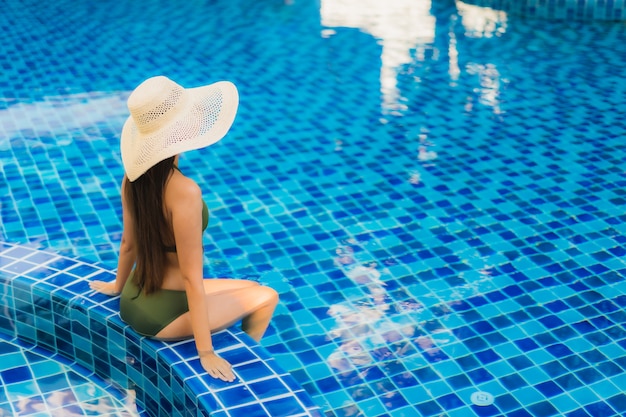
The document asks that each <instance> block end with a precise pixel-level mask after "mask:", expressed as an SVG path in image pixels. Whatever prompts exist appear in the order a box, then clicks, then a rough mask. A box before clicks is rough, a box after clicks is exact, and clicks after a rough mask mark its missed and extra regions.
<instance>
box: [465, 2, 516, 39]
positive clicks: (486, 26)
mask: <svg viewBox="0 0 626 417" xmlns="http://www.w3.org/2000/svg"><path fill="white" fill-rule="evenodd" d="M456 7H457V10H458V13H459V15H460V16H461V24H462V25H463V27H464V28H465V36H467V37H473V38H483V37H485V38H490V37H492V36H499V35H502V34H503V33H504V32H506V29H507V14H506V13H505V12H503V11H501V10H494V9H492V8H489V7H481V6H474V5H472V4H466V3H463V2H462V1H457V2H456Z"/></svg>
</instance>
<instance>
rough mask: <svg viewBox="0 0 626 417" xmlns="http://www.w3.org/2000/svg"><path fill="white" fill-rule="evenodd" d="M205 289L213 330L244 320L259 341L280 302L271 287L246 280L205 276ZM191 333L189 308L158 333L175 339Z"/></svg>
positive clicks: (248, 329) (243, 327)
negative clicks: (208, 277)
mask: <svg viewBox="0 0 626 417" xmlns="http://www.w3.org/2000/svg"><path fill="white" fill-rule="evenodd" d="M204 292H205V295H206V301H207V309H208V313H209V323H210V326H211V331H212V332H215V331H218V330H222V329H225V328H227V327H229V326H232V325H233V324H235V323H236V322H238V321H239V320H241V321H242V329H243V331H245V332H246V333H247V334H248V335H250V337H252V338H253V339H254V340H256V341H259V340H261V338H262V337H263V334H264V333H265V330H266V329H267V326H268V325H269V323H270V320H271V318H272V314H273V313H274V309H275V308H276V304H277V303H278V294H277V293H276V291H274V290H273V289H272V288H270V287H265V286H261V285H259V284H258V283H256V282H253V281H247V280H237V279H205V280H204ZM192 334H193V332H192V328H191V319H190V314H189V312H187V313H185V314H183V315H182V316H180V317H178V318H177V319H175V320H174V321H173V322H171V323H170V324H168V325H167V326H165V328H164V329H162V330H161V331H160V332H159V333H158V334H157V335H156V337H157V338H161V339H176V338H183V337H189V336H191V335H192Z"/></svg>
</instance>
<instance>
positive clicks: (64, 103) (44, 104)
mask: <svg viewBox="0 0 626 417" xmlns="http://www.w3.org/2000/svg"><path fill="white" fill-rule="evenodd" d="M126 95H127V94H126V93H120V92H114V93H104V92H102V93H100V92H96V93H81V94H68V95H60V96H50V97H46V98H45V100H44V101H35V102H27V103H22V102H19V101H18V100H16V99H4V101H5V102H8V103H7V104H8V105H9V106H8V108H6V109H3V110H0V149H2V148H4V147H6V146H8V142H9V138H10V137H15V136H16V134H18V133H20V132H28V135H27V136H28V137H33V136H42V135H45V134H48V135H54V134H55V133H59V132H68V131H70V130H73V129H83V128H93V127H94V126H95V125H96V124H97V123H100V122H106V121H110V120H111V119H112V118H119V117H123V116H124V115H126V114H127V113H128V109H127V108H126ZM54 136H56V140H55V146H58V145H61V146H63V145H67V144H69V143H70V142H71V140H72V139H71V137H70V136H69V135H63V134H61V135H54Z"/></svg>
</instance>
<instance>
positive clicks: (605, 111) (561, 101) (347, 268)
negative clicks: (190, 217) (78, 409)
mask: <svg viewBox="0 0 626 417" xmlns="http://www.w3.org/2000/svg"><path fill="white" fill-rule="evenodd" d="M104 4H106V2H105V3H104ZM5 6H6V7H5V8H4V9H3V13H2V16H0V27H2V28H3V33H4V34H5V38H6V42H4V43H3V45H2V46H0V56H2V57H4V58H3V59H0V62H2V64H3V73H2V75H0V92H1V93H0V97H1V99H0V131H1V133H0V135H1V136H2V137H3V138H5V139H3V140H1V141H0V162H1V164H0V176H1V177H2V178H1V179H0V216H1V218H2V222H1V226H0V282H3V283H4V282H6V281H8V280H9V279H12V278H14V277H15V276H16V275H20V274H25V275H27V276H28V277H29V278H30V279H28V280H24V281H20V282H21V283H20V285H18V287H17V288H16V289H13V290H11V291H12V293H11V294H6V295H7V296H11V297H13V299H12V301H11V303H13V304H14V305H15V307H16V308H17V314H18V315H19V316H20V317H21V318H23V323H22V324H20V332H22V333H23V334H25V335H26V337H27V338H28V339H29V340H33V341H36V340H38V341H41V343H42V344H44V345H46V344H47V345H53V343H52V342H51V341H50V340H49V339H48V338H47V337H46V336H45V334H43V332H42V330H44V329H46V330H47V329H49V328H50V326H53V327H54V328H56V327H61V319H60V318H59V314H60V313H58V312H57V315H56V316H54V321H52V322H51V321H50V320H48V319H46V320H42V319H41V318H36V317H35V314H34V313H35V311H34V309H33V308H32V303H33V301H37V302H41V303H46V302H48V301H45V300H41V299H36V300H33V298H32V297H33V294H31V293H29V292H28V291H26V288H27V287H29V286H31V285H34V286H35V288H38V289H41V290H44V289H46V288H49V287H47V285H52V284H54V285H61V286H63V288H61V289H59V290H58V291H57V292H55V293H54V294H55V295H56V296H58V297H62V298H65V297H68V298H71V297H75V296H78V295H81V294H84V293H85V292H86V291H87V288H86V286H85V283H84V281H81V280H80V278H85V277H88V276H90V275H89V274H90V273H91V272H90V271H92V270H91V266H90V265H93V263H96V264H98V263H100V264H102V265H104V266H107V267H108V268H107V269H110V268H112V267H114V266H115V262H116V257H117V255H116V250H117V249H116V248H117V246H118V244H119V240H120V239H121V221H120V208H119V178H120V177H121V175H122V168H121V163H120V158H119V149H118V135H119V131H120V128H121V125H122V123H123V121H124V119H125V117H126V114H127V109H126V107H125V103H124V101H125V98H126V97H127V94H128V92H129V91H130V90H131V89H132V88H133V87H134V86H135V85H136V84H137V83H138V82H139V81H140V80H142V79H144V78H145V77H147V76H149V75H154V74H156V73H165V74H168V75H170V76H172V78H175V79H177V80H179V81H180V82H181V83H182V84H183V85H190V86H191V85H200V84H202V83H205V82H208V81H211V80H217V79H221V78H227V79H232V80H233V81H235V82H236V83H237V85H238V86H239V88H240V93H241V97H242V100H241V108H240V113H239V117H238V118H237V121H236V123H235V125H234V126H233V130H232V132H231V133H230V134H229V136H228V137H227V139H226V140H225V141H223V142H222V143H220V144H218V145H216V146H214V147H211V148H209V149H205V150H201V151H197V152H194V153H190V154H189V155H183V158H182V160H181V165H182V166H183V167H184V168H185V172H187V173H188V174H189V175H190V176H192V177H193V178H194V179H195V180H196V181H197V182H198V183H199V184H200V186H201V187H202V189H203V190H204V192H205V195H204V197H205V199H206V201H207V202H208V203H209V207H210V209H211V224H210V228H209V232H208V234H207V235H206V236H205V260H206V267H205V274H206V276H220V277H230V276H232V277H238V278H246V279H252V280H255V281H259V282H262V283H264V284H266V285H270V286H272V287H273V288H275V289H277V290H278V291H279V292H280V295H281V305H280V306H279V308H278V311H277V314H276V317H275V320H274V321H273V323H272V326H271V327H270V329H269V330H268V334H267V337H266V338H265V339H264V341H263V346H264V347H265V348H267V352H269V353H264V355H266V356H267V357H264V358H263V360H266V361H267V360H269V359H270V358H272V359H273V360H274V363H275V364H277V365H280V366H281V367H282V368H284V369H286V370H287V371H289V372H290V373H291V374H292V375H293V379H294V380H295V381H297V383H298V384H300V385H301V386H302V387H303V388H304V389H305V390H306V391H307V392H308V393H309V394H310V395H312V396H313V398H314V400H315V401H316V403H318V404H320V405H321V406H323V409H324V411H325V412H326V414H327V415H328V416H330V415H337V416H339V415H358V414H359V413H362V414H365V415H372V416H401V415H411V413H413V414H415V413H419V414H421V415H438V414H441V413H444V412H445V413H447V415H450V416H452V417H456V416H466V415H467V414H470V413H471V414H475V415H502V414H505V415H507V416H529V415H533V416H535V415H549V414H551V413H552V414H564V415H571V416H575V415H594V414H595V415H607V416H613V415H615V416H617V415H622V414H623V413H624V408H625V406H624V400H623V395H621V392H620V391H619V390H615V389H614V388H615V387H620V386H623V383H624V372H623V369H624V366H626V359H625V358H626V353H625V352H626V351H625V349H626V337H625V335H624V333H623V329H622V327H623V323H624V319H625V317H624V314H623V313H622V312H621V310H622V309H623V307H624V306H625V305H626V302H625V301H624V300H626V297H624V293H625V291H624V289H625V286H624V279H623V277H624V275H625V274H624V273H625V268H624V267H623V261H622V257H623V255H624V253H626V249H624V241H625V238H624V237H623V235H624V231H625V227H624V226H623V225H624V220H625V217H624V215H623V214H622V213H623V208H624V204H625V203H626V199H625V197H624V193H623V191H622V190H623V189H624V185H625V184H626V179H625V176H624V170H623V162H622V161H623V156H624V151H625V149H626V147H625V146H624V144H623V143H622V142H623V140H622V139H623V137H624V136H625V133H626V125H625V124H624V121H623V117H622V116H623V113H624V108H625V105H626V103H625V102H624V99H623V97H624V96H625V95H624V94H622V93H623V92H624V82H623V80H624V79H625V78H626V77H625V75H626V74H624V71H623V68H624V62H623V61H624V59H623V57H624V56H626V50H624V45H626V42H625V39H626V35H625V32H624V27H623V25H622V24H621V23H615V24H613V23H610V22H609V21H611V20H620V19H622V18H623V11H624V3H623V2H622V1H621V0H620V1H618V0H616V1H607V2H604V1H594V0H585V1H576V2H574V1H569V0H567V1H561V2H558V1H542V2H528V1H519V2H512V1H506V0H502V1H498V0H481V1H464V2H451V1H441V2H433V4H431V5H430V8H429V7H428V6H423V5H421V4H418V3H415V4H413V5H411V6H408V5H407V9H406V10H404V9H402V10H401V9H398V10H396V9H394V8H393V7H391V6H386V7H385V8H384V9H381V10H378V9H376V10H369V11H368V14H367V15H364V14H363V13H362V11H361V10H359V9H354V10H350V11H349V12H348V11H345V10H341V11H337V10H335V9H334V8H333V7H332V4H331V2H321V3H317V2H313V1H308V0H304V1H294V2H261V3H259V2H256V3H255V2H251V1H246V0H241V1H240V0H237V1H234V2H225V1H218V2H215V3H213V4H211V13H207V12H206V9H205V8H203V7H202V6H201V5H197V4H186V5H182V6H181V5H177V7H173V6H172V5H168V4H165V3H163V2H158V1H157V2H154V3H152V4H141V5H134V4H128V5H124V6H120V7H123V9H120V10H123V11H124V12H123V13H122V12H121V11H120V13H119V14H115V16H113V17H111V15H110V10H111V8H109V7H105V6H101V5H100V6H99V5H96V6H94V5H91V6H90V7H91V8H90V9H89V10H87V8H86V3H84V2H73V3H72V4H71V5H70V4H69V3H67V2H61V3H57V4H55V5H52V6H51V7H49V8H41V7H40V5H39V4H37V3H36V2H32V1H26V0H20V1H18V0H13V1H10V2H8V3H7V4H6V5H5ZM61 11H62V13H61ZM242 11H243V12H242ZM105 12H106V16H107V18H106V19H104V18H103V19H100V20H98V19H94V18H91V19H89V22H91V23H89V22H86V21H85V18H86V16H92V17H98V16H101V15H102V16H104V15H105ZM32 16H40V18H41V19H42V21H45V22H46V24H45V25H39V24H37V25H33V24H32V22H31V21H30V20H29V19H32ZM145 16H150V17H151V20H150V22H147V21H146V20H145ZM160 16H161V17H160ZM385 19H386V20H385ZM600 20H603V21H604V22H602V23H598V22H597V21H600ZM94 21H98V22H99V25H98V27H97V28H95V26H93V22H94ZM183 21H184V23H183ZM384 21H393V22H395V25H394V26H395V27H394V29H397V30H395V31H394V33H393V36H392V34H390V33H388V32H386V30H385V25H383V24H382V23H381V22H384ZM173 22H174V23H173ZM175 22H180V23H179V25H178V26H177V25H176V24H175ZM416 22H419V25H416ZM137 25H139V26H141V27H142V33H141V36H134V35H133V36H131V34H134V33H135V32H136V30H135V29H136V27H137ZM178 27H185V28H186V30H185V32H184V33H182V32H181V31H178V32H175V31H174V29H173V28H178ZM217 27H219V28H220V35H219V36H216V32H215V31H216V29H215V28H217ZM415 27H419V28H420V32H419V33H416V32H414V31H413V29H412V28H415ZM24 28H29V29H28V30H25V29H24ZM50 34H53V37H54V38H53V40H54V44H53V45H51V44H49V42H48V43H45V42H44V40H45V39H50V36H51V35H50ZM173 34H175V36H173ZM155 38H158V39H161V40H162V41H161V42H157V43H149V44H148V43H146V42H145V39H155ZM84 39H88V40H89V42H84V41H83V40H84ZM250 39H254V40H255V41H254V42H249V41H248V40H250ZM43 43H45V45H43ZM93 45H98V46H99V47H98V48H97V50H94V49H93ZM57 49H58V50H57ZM137 51H142V52H143V53H145V54H146V56H147V54H149V55H150V56H151V57H152V58H151V59H150V60H143V59H141V56H138V55H137V54H138V52H137ZM56 52H58V53H56ZM55 56H63V57H64V60H63V62H61V61H59V60H58V59H56V58H54V57H55ZM110 56H116V57H118V58H119V59H117V60H116V65H115V66H113V65H110V64H107V63H109V62H110V59H109V58H110ZM142 56H143V55H142ZM33 62H36V63H37V65H33V64H32V63H33ZM68 62H70V63H71V65H70V66H68V65H67V63H68ZM207 62H210V63H211V65H207V64H206V63H207ZM103 63H104V64H103ZM68 68H71V70H70V69H68ZM14 80H20V82H19V83H16V82H14ZM25 116H28V117H25ZM4 242H18V243H21V244H29V245H30V246H28V247H26V246H23V245H19V246H17V247H16V246H13V245H10V244H8V243H4ZM42 247H45V248H50V249H52V250H54V251H55V252H56V253H58V254H60V255H70V256H71V258H80V259H82V260H84V259H89V261H90V262H84V261H82V260H74V259H71V260H70V259H69V258H65V257H58V256H56V255H42V254H41V252H40V251H38V250H37V249H39V248H42ZM91 261H93V263H92V262H91ZM48 271H59V272H58V273H51V274H48ZM73 277H76V278H79V279H78V280H77V281H72V278H73ZM110 278H111V279H112V276H110ZM35 298H36V297H35ZM93 300H94V302H96V303H98V305H97V306H96V307H93V308H91V309H90V311H89V313H88V317H89V320H90V321H91V320H96V319H95V318H94V317H96V316H98V315H102V316H106V317H109V321H110V322H111V323H115V324H116V325H117V326H119V329H118V331H116V332H113V333H114V334H111V335H109V337H108V340H110V341H111V342H110V344H111V346H112V347H113V349H116V350H119V349H120V348H121V347H122V346H124V344H123V341H122V340H125V338H126V337H128V338H129V339H130V340H131V345H132V344H134V345H135V347H131V349H130V351H131V352H130V356H131V357H133V358H134V359H136V360H137V361H138V363H137V365H136V366H138V367H139V366H141V360H142V359H143V358H142V357H141V355H140V354H139V353H138V352H139V351H140V349H141V342H140V341H139V340H137V339H136V338H134V336H133V335H132V334H125V331H124V330H123V329H124V326H123V323H121V322H120V321H119V318H117V317H116V311H117V307H118V306H117V304H116V302H115V301H111V300H108V299H107V298H106V297H99V296H95V297H93ZM49 302H54V300H53V299H51V300H50V301H49ZM29 303H31V306H30V307H29ZM58 308H59V311H62V310H63V304H62V303H61V304H60V305H59V306H58ZM2 323H3V322H2V321H0V328H2V329H3V330H8V331H13V329H10V328H9V326H8V324H7V325H5V324H2ZM76 323H77V324H76V325H75V329H76V332H80V334H81V335H82V334H83V333H84V328H87V325H86V323H85V316H84V315H83V316H80V317H77V318H76ZM60 333H61V334H62V335H63V338H62V342H63V343H64V345H63V349H69V350H71V349H76V350H78V353H79V354H80V355H82V354H81V353H80V352H82V351H84V346H82V345H83V344H84V340H81V339H76V343H77V345H74V344H73V341H72V338H71V336H70V335H69V333H68V332H67V331H65V333H63V331H61V332H60ZM81 337H86V336H81ZM90 337H93V336H90ZM98 340H102V339H98ZM224 343H225V344H224V346H231V345H234V346H239V344H238V343H239V342H238V341H236V340H230V339H229V340H228V341H224ZM55 348H56V346H55ZM179 348H180V349H181V352H185V354H186V353H189V352H191V351H192V350H193V349H192V348H191V347H189V348H187V347H186V346H184V345H182V346H179ZM241 349H243V348H239V347H237V348H234V349H232V350H225V351H224V354H225V355H226V356H228V355H230V357H231V358H232V360H233V361H234V362H237V361H241V362H239V363H241V365H239V366H238V368H239V370H238V372H240V373H241V374H242V375H245V376H246V378H252V380H255V379H256V378H262V377H263V376H267V375H272V374H275V373H276V370H275V369H274V368H273V365H272V364H271V363H270V364H269V365H267V366H257V363H258V361H255V360H252V359H250V360H248V359H247V358H248V355H249V354H250V353H249V351H245V349H244V350H241ZM600 353H601V354H600ZM160 354H161V355H165V357H167V358H168V360H171V361H172V363H175V364H176V365H175V366H174V368H175V369H176V370H177V371H178V372H179V373H180V376H179V377H190V376H191V375H192V372H193V369H192V368H191V367H190V366H197V364H196V363H193V364H191V365H187V364H185V363H184V361H183V358H182V357H179V358H177V357H176V355H177V354H171V353H166V352H165V351H160ZM159 363H160V362H159V361H158V360H157V361H156V364H157V365H156V366H157V369H158V367H159V366H161V367H164V363H161V364H160V365H159ZM111 365H113V364H111ZM116 369H117V368H116ZM133 369H135V368H133ZM139 369H140V368H139ZM154 378H156V380H155V379H154ZM159 378H160V379H159ZM164 379H166V378H164V377H163V376H161V372H159V374H158V375H157V376H155V375H151V384H152V385H153V386H155V387H158V386H159V385H163V383H164V382H165V381H164ZM170 380H171V381H174V382H175V384H177V383H180V382H176V381H175V380H176V378H175V377H170ZM155 381H156V382H155ZM377 384H380V386H381V387H382V389H383V390H382V391H379V390H378V388H377V387H378V385H377ZM422 385H424V386H427V387H428V391H426V390H425V389H424V388H423V387H422ZM593 387H601V388H593ZM213 388H215V389H224V387H223V386H220V385H218V384H215V387H213ZM290 388H291V389H294V390H295V387H290ZM20 389H22V388H18V387H16V388H15V390H14V392H19V390H20ZM151 389H152V388H151ZM176 389H177V390H178V391H177V395H175V394H172V395H171V396H168V398H167V400H168V401H173V402H177V401H178V402H181V401H191V403H193V402H194V400H193V399H190V398H185V395H184V392H183V391H182V389H181V388H180V387H178V388H176ZM479 389H484V390H486V391H489V390H491V391H492V393H493V394H494V395H495V397H496V398H495V402H494V405H492V406H488V407H479V406H474V405H472V404H471V402H470V400H469V398H470V396H471V394H472V392H474V391H477V390H479ZM561 391H562V392H561ZM269 392H271V390H270V391H269ZM385 396H389V397H390V398H391V399H390V400H389V401H387V400H386V397H385ZM211 398H213V397H211V396H208V397H207V399H206V401H207V402H211V401H212V400H211ZM415 398H417V399H418V400H414V399H415ZM213 400H215V399H214V398H213ZM270 403H271V401H270ZM276 404H277V405H276V406H274V405H269V406H266V405H265V403H264V402H261V403H254V404H253V405H246V404H238V405H236V406H234V407H233V408H232V409H229V410H228V414H230V415H243V414H245V413H248V414H250V415H255V413H256V414H259V415H261V414H260V413H264V412H265V413H268V412H269V411H270V410H271V411H276V410H278V408H279V406H280V407H286V409H289V407H290V405H289V404H287V405H282V404H281V403H280V402H278V403H276ZM1 406H2V405H1V404H0V407H1ZM222 414H223V415H226V412H223V413H222Z"/></svg>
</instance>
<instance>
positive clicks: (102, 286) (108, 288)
mask: <svg viewBox="0 0 626 417" xmlns="http://www.w3.org/2000/svg"><path fill="white" fill-rule="evenodd" d="M89 288H91V289H92V290H94V291H98V292H101V293H102V294H104V295H110V296H111V297H115V296H117V295H120V293H119V292H118V291H117V290H116V289H115V281H113V282H104V281H91V282H90V283H89Z"/></svg>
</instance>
